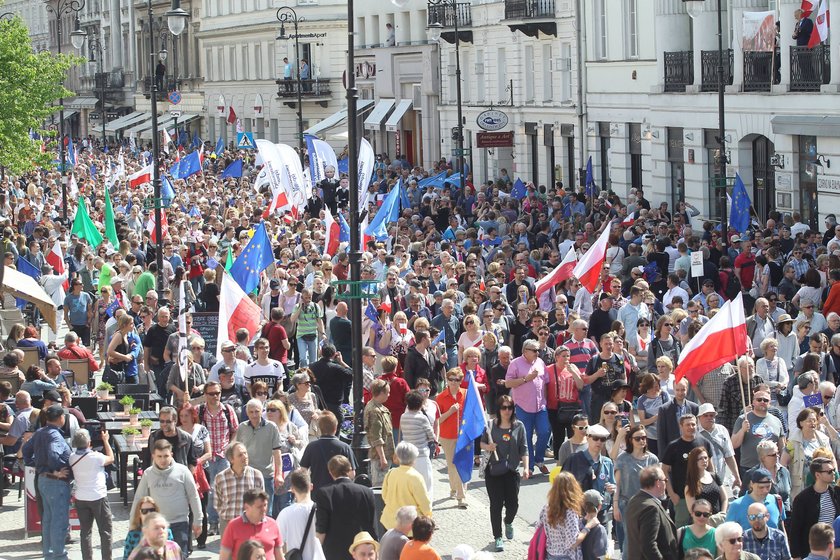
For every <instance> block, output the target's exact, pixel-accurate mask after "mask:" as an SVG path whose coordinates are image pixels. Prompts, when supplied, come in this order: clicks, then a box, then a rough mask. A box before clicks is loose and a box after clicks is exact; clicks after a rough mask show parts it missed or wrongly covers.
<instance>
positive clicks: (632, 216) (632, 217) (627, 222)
mask: <svg viewBox="0 0 840 560" xmlns="http://www.w3.org/2000/svg"><path fill="white" fill-rule="evenodd" d="M637 214H638V212H630V213H629V214H627V217H626V218H624V219H623V220H621V225H623V226H625V227H629V226H632V225H633V224H634V223H635V222H636V215H637Z"/></svg>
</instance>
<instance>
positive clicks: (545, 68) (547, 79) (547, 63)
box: [542, 44, 554, 101]
mask: <svg viewBox="0 0 840 560" xmlns="http://www.w3.org/2000/svg"><path fill="white" fill-rule="evenodd" d="M551 62H552V59H551V45H550V44H549V45H543V56H542V74H543V101H551V98H552V97H553V96H554V88H553V84H552V82H553V81H554V72H552V71H551Z"/></svg>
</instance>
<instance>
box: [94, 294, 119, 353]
mask: <svg viewBox="0 0 840 560" xmlns="http://www.w3.org/2000/svg"><path fill="white" fill-rule="evenodd" d="M99 293H100V296H101V297H100V298H99V300H98V301H97V302H96V308H95V309H96V310H95V312H94V314H93V320H94V323H95V324H96V327H95V328H92V329H91V337H93V333H96V344H97V347H98V348H99V361H100V362H104V361H105V356H106V353H107V352H106V351H107V350H108V349H107V348H106V347H105V324H106V323H107V322H108V319H109V317H108V307H110V305H111V300H112V299H113V295H114V291H113V290H112V289H111V286H100V287H99ZM91 342H92V341H91Z"/></svg>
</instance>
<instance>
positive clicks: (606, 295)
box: [598, 292, 615, 301]
mask: <svg viewBox="0 0 840 560" xmlns="http://www.w3.org/2000/svg"><path fill="white" fill-rule="evenodd" d="M605 299H615V298H613V296H612V294H611V293H609V292H601V296H600V297H599V298H598V301H603V300H605Z"/></svg>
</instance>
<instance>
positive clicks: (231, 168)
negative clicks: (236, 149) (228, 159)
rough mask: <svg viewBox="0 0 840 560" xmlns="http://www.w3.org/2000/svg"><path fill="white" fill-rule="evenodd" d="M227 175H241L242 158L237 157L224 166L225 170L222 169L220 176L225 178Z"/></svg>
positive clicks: (236, 176) (235, 176)
mask: <svg viewBox="0 0 840 560" xmlns="http://www.w3.org/2000/svg"><path fill="white" fill-rule="evenodd" d="M227 177H231V178H233V179H239V178H240V177H242V160H241V159H238V160H236V161H234V162H233V163H231V164H230V165H228V166H227V167H225V170H224V171H222V175H221V177H220V178H222V179H225V178H227Z"/></svg>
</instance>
